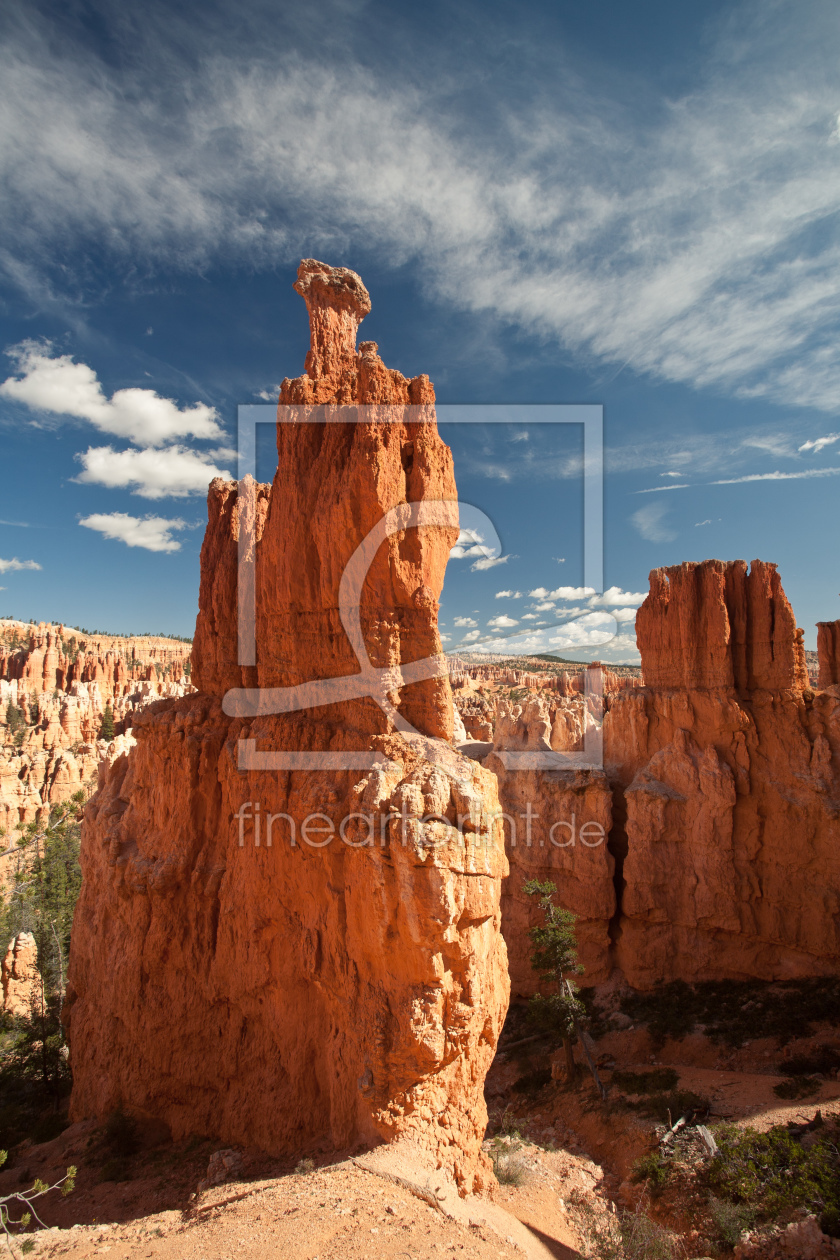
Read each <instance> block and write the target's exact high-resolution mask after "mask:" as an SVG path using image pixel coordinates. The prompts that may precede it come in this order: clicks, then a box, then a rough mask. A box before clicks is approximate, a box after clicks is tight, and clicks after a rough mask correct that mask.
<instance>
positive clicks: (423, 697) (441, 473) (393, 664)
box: [67, 260, 508, 1191]
mask: <svg viewBox="0 0 840 1260" xmlns="http://www.w3.org/2000/svg"><path fill="white" fill-rule="evenodd" d="M296 288H297V289H298V291H299V292H300V293H301V294H302V295H303V296H304V298H305V300H306V303H307V307H308V309H309V314H310V327H311V339H312V341H311V349H310V352H309V355H308V356H307V360H306V369H307V370H306V374H305V375H304V376H302V377H299V378H297V379H295V380H287V381H284V383H283V386H282V391H281V400H280V415H279V418H280V420H281V421H282V423H280V424H279V425H278V431H277V441H278V451H279V455H280V460H279V468H278V473H277V475H276V477H275V481H274V484H273V485H272V486H271V487H270V488H269V487H267V486H255V485H254V483H253V482H250V483H243V484H242V485H240V486H238V487H237V485H236V484H228V483H224V482H220V481H217V482H214V483H213V485H212V486H211V489H210V494H209V498H208V514H209V521H208V528H207V533H206V536H205V541H204V546H203V548H202V561H201V563H202V581H201V593H200V611H199V616H198V622H197V626H196V638H195V645H194V650H193V678H194V681H195V683H196V684H197V686H198V688H199V694H196V695H191V696H186V697H184V698H181V699H175V700H171V701H168V702H166V703H164V704H162V705H157V706H155V707H154V709H150V710H149V711H148V712H146V713H143V714H141V715H139V717H138V718H137V720H136V722H135V725H134V734H135V735H136V738H137V741H138V743H137V747H136V749H134V750H133V752H132V753H131V756H130V757H125V758H121V759H119V760H117V761H116V762H115V763H114V765H113V767H112V768H111V769H110V770H107V771H103V775H102V780H101V787H100V790H99V793H98V795H97V797H96V798H95V800H94V801H93V802H92V803H91V805H90V806H89V807H88V809H87V810H86V816H85V822H84V829H83V844H82V864H83V871H84V885H83V889H82V895H81V899H80V902H79V906H78V910H77V914H76V919H75V924H74V933H73V945H72V952H71V960H70V976H69V990H68V1002H67V1023H68V1028H69V1037H70V1044H71V1055H72V1062H73V1069H74V1090H73V1098H72V1114H73V1115H74V1116H76V1117H83V1116H86V1115H92V1114H95V1115H100V1116H101V1115H104V1114H107V1112H109V1111H110V1110H111V1109H112V1108H113V1107H114V1106H115V1105H117V1104H118V1103H122V1105H123V1106H125V1107H127V1108H129V1109H131V1110H132V1111H134V1112H135V1113H136V1114H151V1115H154V1116H156V1117H159V1118H160V1119H162V1120H163V1121H165V1122H166V1123H167V1124H168V1125H169V1127H170V1129H171V1131H172V1132H173V1134H174V1135H175V1136H179V1135H182V1134H185V1133H189V1132H198V1133H207V1134H214V1135H219V1136H220V1137H222V1138H223V1139H224V1140H227V1141H234V1142H237V1141H238V1142H250V1143H254V1144H257V1145H259V1146H261V1147H263V1148H264V1149H266V1150H269V1151H274V1152H289V1151H305V1150H307V1149H311V1148H315V1147H321V1148H328V1149H333V1148H336V1147H342V1148H346V1147H352V1146H353V1145H354V1144H356V1143H372V1142H373V1143H375V1142H377V1141H380V1140H382V1139H385V1140H386V1141H394V1140H396V1139H401V1140H403V1141H407V1140H410V1141H412V1142H414V1143H416V1144H417V1145H419V1146H421V1147H423V1148H425V1149H426V1150H427V1151H428V1152H430V1153H431V1154H432V1155H433V1157H434V1159H435V1161H436V1162H437V1163H438V1164H439V1165H440V1166H441V1167H442V1168H444V1169H446V1170H448V1171H449V1172H450V1173H451V1174H452V1175H453V1176H454V1178H455V1180H456V1182H457V1184H458V1185H459V1187H460V1188H461V1190H462V1191H464V1190H468V1189H471V1188H473V1187H477V1186H479V1185H481V1184H482V1181H483V1180H484V1179H485V1177H486V1175H487V1173H486V1169H487V1160H486V1157H485V1156H483V1155H482V1153H481V1141H482V1138H483V1136H484V1128H485V1119H486V1112H485V1109H484V1103H483V1097H482V1085H483V1080H484V1076H485V1073H486V1071H487V1068H488V1066H489V1063H490V1061H491V1059H492V1057H493V1053H494V1048H495V1044H496V1040H497V1036H498V1032H499V1028H500V1026H501V1022H502V1019H503V1017H504V1012H505V1010H506V1006H507V994H508V982H507V967H506V954H505V947H504V942H503V940H502V937H501V934H500V931H499V921H500V910H499V898H500V887H501V879H502V876H503V875H504V874H505V873H506V870H507V866H506V860H505V856H504V849H503V844H502V839H501V824H500V823H499V822H497V821H494V817H493V815H494V814H495V813H498V798H497V793H496V783H495V779H494V777H493V776H492V774H490V773H489V771H487V770H484V769H483V768H482V767H481V766H479V765H478V764H477V763H476V762H474V761H470V760H468V759H466V758H465V757H462V756H460V755H459V754H458V753H457V752H456V751H455V750H454V749H453V748H452V746H451V744H449V743H448V742H447V737H448V736H449V735H451V733H452V731H453V713H452V701H451V693H450V691H449V684H448V679H447V677H446V672H445V668H443V663H442V658H441V662H440V666H441V667H437V666H435V667H434V668H433V669H432V670H431V671H425V672H424V673H423V674H422V675H421V678H420V679H419V680H418V681H411V679H410V677H409V678H408V679H405V678H403V677H402V670H405V671H406V673H408V674H409V675H410V673H411V671H410V668H409V667H410V665H411V663H412V662H414V661H418V660H420V661H422V660H423V659H424V658H427V657H429V656H433V657H434V656H437V655H438V654H439V653H440V640H439V637H438V632H437V599H438V596H439V594H440V589H441V585H442V582H443V573H444V567H445V563H446V558H447V556H448V553H449V549H450V547H451V546H452V544H453V542H454V541H455V538H456V537H457V533H458V529H457V514H456V513H455V512H453V510H452V500H454V498H455V485H454V478H453V472H452V463H451V456H450V452H449V450H448V448H447V447H446V446H445V445H444V444H443V442H442V441H441V439H440V438H439V436H438V434H437V429H436V423H435V418H434V406H433V403H434V392H433V390H432V387H431V385H430V384H429V381H428V379H427V378H426V377H422V376H421V377H416V378H415V379H414V380H412V381H409V380H407V379H406V378H405V377H403V376H402V375H401V374H400V373H399V372H395V371H392V370H389V369H387V368H386V367H385V365H384V364H383V363H382V361H381V359H379V357H378V355H377V353H376V346H375V345H374V343H372V342H365V343H362V345H361V346H360V347H359V349H358V350H356V347H355V335H356V329H357V327H358V324H359V322H360V321H361V319H362V318H363V317H364V315H365V314H366V313H367V311H368V310H369V309H370V302H369V298H368V295H367V292H366V290H365V288H364V285H363V284H362V283H361V281H360V279H359V277H358V276H356V275H355V274H354V273H353V272H349V271H347V270H345V269H342V268H330V267H326V266H324V265H323V264H320V263H316V262H314V261H312V260H308V261H305V262H304V263H302V264H301V268H300V271H299V277H298V283H297V285H296ZM335 403H356V404H367V405H368V406H370V407H371V408H372V410H370V411H368V412H366V413H364V415H363V416H362V417H360V421H361V422H360V423H356V424H352V423H343V422H342V419H341V417H340V416H339V415H337V414H336V413H335V411H334V410H332V411H329V410H328V413H327V414H326V415H323V414H321V413H318V412H315V411H313V410H311V409H312V408H316V407H319V408H323V407H327V408H328V409H329V408H331V407H332V405H333V404H335ZM290 407H296V408H297V410H295V411H289V410H288V409H289V408H290ZM307 408H310V410H306V409H307ZM322 420H327V423H323V422H320V421H322ZM412 503H414V504H419V505H422V506H423V508H424V510H425V509H426V508H428V509H429V511H428V512H427V515H426V516H425V517H424V518H423V519H425V520H427V521H428V522H429V523H428V525H424V526H423V527H422V528H415V527H409V526H411V523H412V518H411V516H410V510H409V509H408V507H407V505H410V504H412ZM435 504H437V505H439V506H438V507H434V505H435ZM394 512H396V516H394V515H393V513H394ZM389 513H391V514H392V515H391V517H390V518H389V519H392V520H394V521H395V523H396V528H395V532H394V533H393V534H391V535H390V536H388V537H384V536H379V537H376V536H375V537H374V540H373V544H372V545H370V553H369V555H367V556H366V557H365V562H366V564H367V568H366V570H365V569H364V567H363V569H362V572H361V577H360V578H359V581H358V586H357V594H356V596H355V597H354V596H353V593H352V592H351V593H350V596H349V597H348V595H347V591H346V588H344V587H342V585H341V582H342V575H343V573H344V572H345V570H346V568H347V566H348V562H349V561H350V559H351V557H352V556H353V555H354V553H355V551H356V549H357V548H358V547H359V546H360V545H361V544H362V543H363V541H364V540H365V538H366V537H367V536H368V535H369V534H370V531H371V530H372V529H375V528H376V527H377V526H378V525H379V523H380V522H381V521H382V520H383V517H388V514H389ZM400 525H402V528H399V526H400ZM246 531H247V532H246ZM240 539H242V544H243V546H242V550H243V554H245V556H246V561H247V563H246V566H245V571H246V573H248V574H251V575H252V582H253V585H252V586H251V587H250V590H251V591H252V592H253V606H254V610H255V619H256V626H257V634H256V654H255V660H254V663H252V664H247V665H244V666H243V665H240V664H239V663H238V659H237V642H236V631H237V618H236V600H237V595H236V587H237V583H236V576H237V573H236V570H237V556H238V553H239V550H240ZM353 606H355V607H357V608H358V618H359V620H358V623H357V626H356V628H355V629H354V628H353V625H352V620H351V622H348V620H347V618H348V616H349V613H348V609H350V610H352V607H353ZM348 625H350V629H349V630H347V629H346V627H347V626H348ZM365 654H367V655H368V656H369V659H370V662H371V665H372V667H374V668H376V669H387V670H388V674H387V676H386V679H385V681H384V683H383V684H382V685H381V686H372V690H373V692H374V694H375V698H373V697H372V696H362V697H355V698H354V697H353V696H352V694H351V696H350V697H349V698H346V699H341V698H338V697H336V698H335V699H334V701H333V702H332V703H324V704H321V705H317V704H316V705H315V707H310V708H306V709H303V710H300V711H295V712H279V713H278V712H276V703H275V702H276V699H277V694H279V693H278V692H277V691H276V690H275V695H274V697H273V698H272V696H271V695H268V696H266V693H265V692H263V695H262V697H260V695H259V694H256V695H255V694H254V691H253V689H254V688H255V687H257V686H260V687H262V688H269V689H281V688H289V687H293V686H300V685H302V684H305V683H307V682H309V681H310V680H318V679H323V678H331V677H341V676H347V675H354V674H358V673H359V668H360V664H361V665H362V666H363V667H365V666H366V664H367V662H365V660H364V659H363V658H364V655H365ZM429 672H431V674H432V676H431V677H429V676H427V675H428V673H429ZM243 688H244V689H245V690H244V691H241V689H243ZM231 689H233V690H234V691H236V692H241V694H239V695H238V696H233V697H231V696H228V698H227V699H225V704H224V706H223V704H222V700H223V698H224V697H225V696H226V693H228V692H229V691H230V690H231ZM249 689H250V690H249ZM304 702H305V701H304ZM237 707H238V711H239V713H240V716H236V717H231V716H228V715H227V714H226V712H225V708H228V709H231V710H234V709H237ZM413 728H416V731H415V730H414V729H413ZM417 731H419V732H420V733H419V734H417ZM278 749H280V750H292V751H294V752H296V753H297V754H305V753H315V752H317V751H318V750H327V751H329V752H331V753H334V754H335V753H346V754H348V755H350V757H351V758H352V756H354V755H356V756H358V754H359V753H360V752H361V753H363V754H364V753H367V754H368V761H370V760H371V758H370V756H369V754H370V753H375V754H377V755H378V759H379V763H380V764H379V767H378V768H373V769H368V770H366V771H362V772H361V773H360V771H359V770H358V769H355V770H351V769H346V770H336V769H334V768H329V769H324V770H319V769H312V768H310V767H311V764H312V763H309V764H308V765H307V764H306V763H305V762H300V763H299V764H303V765H305V766H306V768H303V769H291V770H289V769H284V770H282V771H277V770H272V769H270V768H268V766H269V764H270V763H268V762H266V761H265V760H261V755H262V753H263V752H266V753H270V752H271V751H272V750H278ZM240 755H242V756H243V757H244V759H245V760H244V762H241V761H240ZM241 764H244V765H247V766H251V767H256V768H250V769H245V770H241V769H240V768H239V766H240V765H241ZM316 764H317V763H316ZM269 815H271V816H273V821H272V822H271V823H269V821H268V818H269ZM257 819H258V821H256V820H257ZM368 820H370V821H368ZM371 829H372V837H371V838H370V843H369V844H366V843H365V842H366V839H367V838H368V831H369V830H371ZM336 831H339V833H340V834H339V835H336V834H335V832H336Z"/></svg>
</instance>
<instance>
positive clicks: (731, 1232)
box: [709, 1195, 755, 1247]
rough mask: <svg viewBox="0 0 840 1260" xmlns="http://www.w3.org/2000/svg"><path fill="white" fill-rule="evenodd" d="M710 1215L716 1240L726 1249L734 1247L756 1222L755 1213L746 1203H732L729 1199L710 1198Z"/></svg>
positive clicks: (711, 1196)
mask: <svg viewBox="0 0 840 1260" xmlns="http://www.w3.org/2000/svg"><path fill="white" fill-rule="evenodd" d="M709 1215H710V1216H711V1218H712V1224H713V1226H714V1232H715V1238H716V1239H717V1241H718V1242H719V1243H722V1244H723V1246H724V1247H734V1246H735V1244H736V1243H737V1242H738V1239H739V1238H740V1237H741V1235H742V1234H743V1233H744V1231H745V1230H747V1229H749V1227H750V1226H751V1225H752V1223H753V1221H754V1220H755V1212H754V1211H753V1209H752V1208H751V1207H748V1206H747V1204H746V1203H731V1202H730V1201H729V1200H727V1199H716V1198H715V1196H714V1195H710V1196H709Z"/></svg>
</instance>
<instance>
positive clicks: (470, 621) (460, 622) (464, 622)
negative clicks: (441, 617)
mask: <svg viewBox="0 0 840 1260" xmlns="http://www.w3.org/2000/svg"><path fill="white" fill-rule="evenodd" d="M455 625H456V626H477V625H478V622H477V621H476V620H475V618H474V617H456V618H455Z"/></svg>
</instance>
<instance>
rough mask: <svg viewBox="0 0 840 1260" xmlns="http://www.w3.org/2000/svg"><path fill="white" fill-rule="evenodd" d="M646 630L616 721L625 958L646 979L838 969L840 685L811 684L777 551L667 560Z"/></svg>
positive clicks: (612, 714)
mask: <svg viewBox="0 0 840 1260" xmlns="http://www.w3.org/2000/svg"><path fill="white" fill-rule="evenodd" d="M637 637H638V643H639V650H640V652H641V655H642V672H643V677H644V680H645V684H646V685H645V687H644V688H641V689H638V690H634V691H629V692H625V693H623V694H622V693H620V694H618V695H616V696H614V697H612V698H611V701H610V705H609V710H608V712H607V714H606V718H605V736H604V739H605V756H606V770H607V774H608V776H609V777H610V780H611V782H612V784H613V787H614V792H615V794H616V796H617V797H619V798H620V806H619V812H620V813H621V814H622V816H623V817H626V822H624V823H623V828H622V835H621V838H620V839H621V847H622V850H623V849H626V857H623V862H621V863H620V868H621V869H620V871H619V877H620V880H621V885H622V886H621V889H620V895H621V902H620V917H619V920H618V932H617V936H616V942H615V948H614V951H613V958H614V961H615V963H616V964H617V965H618V966H620V967H621V969H622V970H623V972H624V974H625V975H626V977H627V979H628V980H629V982H630V983H631V984H633V985H638V986H640V987H649V986H650V985H652V984H654V983H656V982H658V981H667V980H672V979H677V978H680V979H685V980H694V979H704V978H719V977H726V976H730V977H749V976H758V977H762V978H765V979H771V978H781V977H787V976H798V975H812V974H819V973H822V972H831V971H834V970H836V967H837V961H838V958H840V774H838V769H839V768H840V761H838V757H840V696H837V695H835V694H833V693H832V691H831V690H829V691H823V692H819V693H817V694H815V693H814V692H813V691H812V690H810V688H809V686H808V678H807V673H806V671H805V669H804V656H803V652H802V632H801V631H800V630H798V629H797V628H796V623H795V620H794V617H793V612H792V610H791V608H790V605H789V603H788V601H787V599H786V598H785V595H784V592H783V591H782V588H781V583H780V581H779V578H778V574H777V573H776V571H775V566H773V565H769V564H762V563H760V562H758V561H756V562H754V563H753V565H752V566H751V569H750V571H749V573H747V570H746V566H745V565H744V564H743V563H742V562H733V563H723V562H721V561H716V560H711V561H705V562H704V563H702V564H683V565H678V566H675V567H674V568H670V569H667V570H655V571H654V573H653V574H652V575H651V594H650V595H649V597H648V599H647V600H646V601H645V603H644V604H642V606H641V608H640V609H639V614H638V617H637Z"/></svg>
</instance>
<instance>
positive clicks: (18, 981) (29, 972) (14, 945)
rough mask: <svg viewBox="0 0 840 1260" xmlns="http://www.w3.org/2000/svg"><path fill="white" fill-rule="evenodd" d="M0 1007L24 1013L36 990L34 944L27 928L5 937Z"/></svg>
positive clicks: (36, 949)
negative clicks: (6, 942) (13, 935)
mask: <svg viewBox="0 0 840 1260" xmlns="http://www.w3.org/2000/svg"><path fill="white" fill-rule="evenodd" d="M2 984H3V1010H4V1011H5V1012H6V1014H7V1015H28V1014H29V1013H30V1011H31V1010H32V1005H33V1003H34V1002H35V1001H36V1000H37V998H38V996H39V994H40V991H41V990H40V977H39V974H38V946H37V944H36V943H35V937H34V936H33V935H32V933H31V932H18V934H17V936H15V937H13V939H12V940H11V941H9V948H8V949H7V950H6V956H5V958H4V959H3V963H2Z"/></svg>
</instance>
